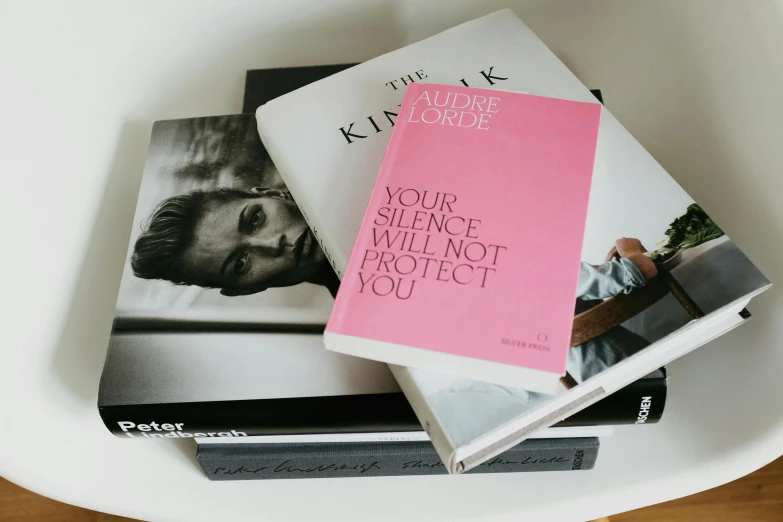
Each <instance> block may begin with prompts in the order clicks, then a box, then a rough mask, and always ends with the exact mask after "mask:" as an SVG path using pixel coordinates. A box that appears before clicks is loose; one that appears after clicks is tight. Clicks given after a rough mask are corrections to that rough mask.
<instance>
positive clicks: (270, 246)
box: [250, 234, 285, 256]
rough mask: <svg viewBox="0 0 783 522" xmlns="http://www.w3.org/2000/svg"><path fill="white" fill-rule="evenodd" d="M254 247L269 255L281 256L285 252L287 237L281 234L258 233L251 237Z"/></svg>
mask: <svg viewBox="0 0 783 522" xmlns="http://www.w3.org/2000/svg"><path fill="white" fill-rule="evenodd" d="M250 244H251V246H252V247H253V248H255V249H256V250H258V251H259V252H261V253H262V254H264V255H267V256H279V255H280V254H282V253H283V245H284V244H285V237H284V236H283V235H282V234H280V235H258V236H254V237H253V238H252V239H250Z"/></svg>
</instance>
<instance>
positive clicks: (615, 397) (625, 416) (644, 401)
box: [556, 367, 669, 426]
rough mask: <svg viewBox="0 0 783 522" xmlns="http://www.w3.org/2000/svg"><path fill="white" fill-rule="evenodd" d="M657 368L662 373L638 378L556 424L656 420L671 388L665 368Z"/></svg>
mask: <svg viewBox="0 0 783 522" xmlns="http://www.w3.org/2000/svg"><path fill="white" fill-rule="evenodd" d="M657 372H659V373H660V376H658V377H644V378H642V379H638V380H636V381H634V382H632V383H631V384H629V385H627V386H624V387H623V388H620V389H619V390H617V391H616V392H614V393H612V394H611V395H609V396H607V397H604V398H603V399H601V400H600V401H598V402H597V403H595V404H592V405H590V406H588V407H587V408H585V409H583V410H581V411H579V412H577V413H575V414H573V415H571V416H570V417H568V418H567V419H565V420H563V421H561V422H559V423H558V424H556V426H592V425H594V424H612V425H617V424H655V423H656V422H658V421H659V420H661V417H662V416H663V410H664V408H665V406H666V399H667V396H668V391H669V378H668V373H667V371H666V368H665V367H664V368H661V369H660V370H657Z"/></svg>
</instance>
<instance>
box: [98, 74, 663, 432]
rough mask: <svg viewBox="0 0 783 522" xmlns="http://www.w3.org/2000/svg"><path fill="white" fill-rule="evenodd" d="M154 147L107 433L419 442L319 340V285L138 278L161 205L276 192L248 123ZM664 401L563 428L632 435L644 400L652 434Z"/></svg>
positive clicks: (397, 409)
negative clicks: (230, 191)
mask: <svg viewBox="0 0 783 522" xmlns="http://www.w3.org/2000/svg"><path fill="white" fill-rule="evenodd" d="M346 67H347V66H340V65H337V66H324V67H317V68H314V69H313V71H314V72H317V73H318V74H323V75H326V74H330V73H331V72H333V71H334V70H335V69H339V70H342V69H345V68H346ZM307 70H309V68H292V69H275V70H259V71H249V72H248V75H247V78H248V91H250V90H253V89H260V90H258V92H256V94H252V93H249V94H248V95H247V96H246V98H245V99H246V103H247V100H253V99H255V100H260V101H261V102H262V103H263V102H265V101H268V99H266V98H264V96H269V95H272V93H279V89H280V87H279V86H280V85H285V86H287V88H294V87H297V86H301V85H302V84H301V83H299V84H297V83H296V82H297V81H299V82H302V81H305V80H307V81H311V80H312V79H313V74H314V73H313V72H312V71H311V72H306V71H307ZM273 78H274V79H277V80H275V81H274V82H273V80H272V79H273ZM270 82H272V83H274V85H275V86H274V87H269V84H270ZM264 86H266V87H264ZM259 93H260V94H259ZM250 103H254V102H250ZM150 149H151V150H150V159H151V163H150V164H148V165H147V166H146V167H145V177H144V181H143V187H142V190H141V194H140V201H139V205H138V208H137V216H136V218H135V219H134V224H133V234H132V242H131V246H130V249H129V256H128V265H127V266H126V270H125V274H124V275H123V282H122V289H121V291H120V299H119V300H118V307H117V317H116V319H115V322H114V328H113V331H112V334H111V338H110V341H109V349H108V353H107V357H106V362H105V367H104V371H103V375H102V378H101V384H100V392H99V401H98V406H99V412H100V415H101V417H102V419H103V421H104V423H105V424H106V426H107V427H108V428H109V430H111V431H112V432H113V433H114V434H116V435H118V436H120V437H123V438H134V439H137V440H139V439H145V438H161V437H168V438H174V437H193V436H196V435H199V436H205V437H210V436H211V437H229V436H234V434H235V433H237V434H242V435H247V436H254V435H297V434H299V435H301V434H314V433H315V434H319V433H320V434H330V433H331V434H335V433H337V434H339V433H348V434H350V433H356V432H360V433H361V432H364V433H368V432H369V433H381V434H383V433H394V432H398V431H405V432H417V431H420V430H421V424H420V423H419V422H418V420H417V418H416V416H415V414H414V413H413V411H412V410H411V408H410V406H409V404H408V401H407V400H406V399H405V397H404V396H403V394H402V393H401V392H400V390H399V387H398V386H397V384H396V382H395V381H394V379H393V378H392V376H391V374H390V373H389V371H388V369H387V367H386V365H383V364H377V363H374V362H370V361H365V360H362V359H357V358H352V357H342V356H339V355H336V354H330V353H328V352H326V351H325V350H323V348H322V341H321V335H320V334H321V332H322V331H323V325H324V323H325V321H326V318H327V317H328V313H329V309H330V306H331V301H332V298H331V296H330V295H329V291H328V290H327V289H325V288H323V287H322V285H314V284H311V283H302V284H300V285H295V286H291V287H284V288H277V289H275V288H272V289H270V290H269V291H266V292H259V293H257V294H250V295H248V296H229V295H223V294H222V293H221V292H220V290H219V289H215V288H211V289H210V288H202V287H199V286H197V285H176V284H173V283H171V282H169V281H166V280H158V279H144V278H140V277H136V276H135V275H134V274H133V270H132V267H131V266H130V262H131V258H132V256H133V247H134V243H133V240H135V239H136V238H137V237H138V235H139V233H140V230H141V225H142V224H144V225H149V222H148V218H149V214H150V213H151V212H152V211H153V210H154V208H155V207H156V206H157V205H158V204H159V203H160V202H161V201H162V200H165V199H166V198H167V197H171V196H177V195H181V194H186V193H188V192H189V191H190V190H193V189H200V190H205V189H212V188H219V187H227V186H235V187H236V186H238V187H247V188H250V189H252V188H253V187H255V186H257V184H259V183H260V184H272V185H273V186H274V187H277V188H280V187H281V186H283V185H282V182H281V181H280V180H279V177H278V175H277V172H276V170H275V168H274V165H272V164H271V162H270V161H269V158H268V156H267V155H266V153H265V151H264V149H263V146H262V145H261V143H260V140H259V139H258V137H257V134H256V132H255V119H254V117H253V115H246V116H230V117H217V118H196V119H191V120H176V121H172V122H161V123H159V124H156V126H155V131H154V135H153V137H152V141H151V146H150ZM314 376H315V377H318V379H313V377H314ZM666 390H667V380H666V378H665V376H664V375H663V374H662V373H656V374H653V375H651V376H649V378H645V379H641V380H639V381H638V382H636V383H633V384H631V385H629V386H628V387H626V388H624V389H622V390H620V391H618V392H617V393H616V394H615V395H613V396H611V397H609V398H607V399H606V401H602V402H600V403H598V404H596V405H594V406H592V407H590V408H588V409H586V410H583V411H582V412H579V413H578V414H576V415H574V416H573V417H571V418H569V419H566V420H565V421H564V422H562V423H560V426H571V425H576V426H589V425H593V424H601V425H611V424H630V423H635V422H637V419H638V413H639V411H640V408H641V405H642V403H643V402H644V401H645V397H650V398H651V399H650V400H651V404H652V405H653V407H652V408H651V409H650V414H649V417H648V418H647V422H648V423H652V422H656V421H657V420H658V419H659V418H660V415H661V412H662V411H663V405H664V404H665V400H666Z"/></svg>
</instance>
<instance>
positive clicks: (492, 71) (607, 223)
mask: <svg viewBox="0 0 783 522" xmlns="http://www.w3.org/2000/svg"><path fill="white" fill-rule="evenodd" d="M414 83H415V84H418V83H423V84H432V83H435V84H446V85H452V86H460V85H461V86H466V87H478V88H487V89H495V90H503V91H516V92H524V93H528V94H532V95H537V96H546V97H554V98H560V99H564V100H571V101H575V102H585V103H590V102H591V101H592V100H593V97H592V95H591V93H590V92H589V90H588V89H587V88H586V87H585V86H584V85H582V83H581V82H580V81H579V80H578V79H577V78H576V76H574V75H573V74H572V73H571V72H570V71H569V70H568V68H567V67H566V66H565V65H563V63H562V62H560V60H558V58H557V57H556V56H555V55H554V54H553V53H552V52H551V51H550V50H549V49H548V48H547V47H546V46H545V45H544V44H543V43H542V42H541V41H540V40H539V39H538V38H537V37H536V35H535V34H533V32H532V31H530V29H528V28H527V27H526V26H525V25H524V24H523V23H522V22H521V21H520V20H519V19H518V18H517V17H516V16H515V15H514V14H513V13H512V12H511V11H509V10H505V11H500V12H497V13H494V14H491V15H488V16H485V17H482V18H479V19H477V20H474V21H472V22H468V23H466V24H463V25H460V26H458V27H455V28H453V29H451V30H448V31H445V32H444V33H441V34H439V35H436V36H433V37H431V38H429V39H426V40H423V41H421V42H418V43H415V44H412V45H409V46H407V47H404V48H401V49H399V50H396V51H393V52H391V53H389V54H386V55H383V56H381V57H378V58H376V59H373V60H370V61H367V62H365V63H362V64H359V65H356V66H354V67H351V68H350V69H347V70H345V71H342V72H339V73H337V74H334V75H332V76H330V77H328V78H325V79H323V80H320V81H318V82H315V83H312V84H310V85H308V86H305V87H303V88H301V89H298V90H296V91H294V92H292V93H289V94H287V95H284V96H281V97H279V98H277V99H275V100H272V101H271V102H269V103H266V104H265V105H263V106H262V107H260V108H259V109H258V111H257V113H256V114H257V120H258V129H259V134H260V136H261V138H262V141H263V143H264V144H265V146H266V148H267V150H268V151H269V153H270V155H271V157H272V158H273V160H274V162H275V164H276V166H277V168H278V170H279V172H280V174H281V176H282V177H283V179H284V180H285V181H286V183H287V185H288V188H289V189H290V191H291V194H292V195H293V197H294V199H295V201H296V202H297V204H298V205H299V206H300V208H301V209H302V213H303V214H304V216H305V218H306V219H307V220H308V222H309V223H310V226H311V228H312V230H313V234H314V236H315V237H316V239H318V241H319V242H320V244H321V245H322V249H323V250H324V254H325V256H326V258H327V259H328V260H329V262H330V263H331V264H332V266H333V267H334V269H335V272H336V273H337V274H338V276H340V277H342V275H343V274H344V273H345V270H346V265H347V261H348V258H349V255H350V253H351V250H352V247H353V245H354V242H355V240H356V238H357V236H358V233H359V229H360V226H361V222H362V217H363V215H364V213H365V210H366V209H367V205H368V203H369V202H370V197H371V193H372V189H373V186H374V184H375V181H376V177H377V174H378V172H379V169H380V166H381V163H382V160H383V156H384V153H385V151H386V147H387V145H388V142H389V137H390V134H391V129H392V128H393V126H394V125H395V123H396V122H397V119H398V117H399V116H400V104H401V103H402V97H403V93H404V91H405V88H406V87H407V86H409V85H411V84H414ZM304 147H306V153H304V151H305V149H304ZM481 175H482V173H481V172H480V171H478V172H476V174H475V176H477V177H480V176H481ZM496 192H498V193H500V192H502V187H498V188H497V190H496ZM519 197H520V199H521V198H522V197H523V195H521V194H520V195H519ZM559 210H560V209H553V211H552V212H551V213H550V214H549V215H547V216H544V217H541V218H537V219H534V220H531V221H528V222H520V223H517V224H516V225H517V226H518V227H520V228H522V227H525V228H529V229H535V228H536V227H539V226H540V221H541V220H542V219H557V217H558V211H559ZM556 241H557V238H554V237H553V238H551V242H552V243H556ZM580 261H581V263H580V266H579V273H578V283H577V292H576V294H575V295H574V296H573V299H574V300H573V311H574V317H573V325H572V334H571V339H570V342H569V345H570V346H571V348H570V349H569V350H568V355H567V359H566V368H565V369H566V372H565V375H563V378H562V379H561V382H560V385H559V387H558V391H557V393H556V395H554V396H552V395H544V394H540V393H536V392H531V391H525V390H521V389H519V388H516V387H512V386H503V385H493V384H489V383H486V382H483V381H476V380H472V379H466V378H464V377H459V376H454V375H450V374H447V373H443V372H436V371H432V370H427V369H421V368H410V367H405V366H400V365H391V368H392V372H393V373H394V376H395V378H396V380H397V382H398V383H399V384H400V387H401V388H402V390H403V391H404V393H405V395H406V397H407V398H408V400H409V401H410V403H411V405H412V407H413V409H414V411H415V412H416V414H417V417H418V418H419V420H420V422H421V424H422V426H423V427H424V428H425V429H426V430H427V431H428V433H429V435H430V438H431V440H432V442H433V444H434V446H435V447H436V449H437V450H438V453H439V455H440V456H441V458H442V459H443V461H444V464H445V465H446V468H447V469H448V470H449V471H450V472H452V473H459V472H462V471H465V470H468V469H470V468H472V467H474V466H476V465H478V464H479V463H481V462H484V461H486V460H487V459H490V458H492V457H493V456H495V455H498V454H499V453H501V452H502V451H504V450H506V449H508V448H510V447H512V446H514V445H516V444H517V443H519V442H520V441H521V440H524V439H525V438H527V437H528V436H529V435H530V434H531V433H533V432H534V431H536V430H538V429H541V428H544V427H546V426H550V425H552V424H554V423H556V422H558V421H561V420H563V419H565V418H566V417H569V416H571V415H573V414H574V413H576V412H578V411H580V410H583V409H584V408H587V407H588V406H590V405H591V404H593V403H595V402H597V401H599V400H600V399H602V398H604V397H606V396H607V395H609V394H611V393H613V392H615V391H617V390H619V389H620V388H622V387H623V386H626V385H627V384H629V383H630V382H632V381H634V380H636V379H638V378H639V377H641V376H642V375H646V374H647V373H649V372H651V371H653V370H654V369H655V368H658V367H660V366H662V365H663V364H666V363H667V362H669V361H671V360H673V359H676V358H677V357H680V356H681V355H683V354H685V353H687V352H689V351H691V350H693V349H694V348H696V347H698V346H700V345H702V344H704V343H706V342H707V341H709V340H710V339H712V338H714V337H716V336H719V335H722V334H723V333H725V332H726V331H728V330H729V329H731V328H734V327H735V326H737V325H739V324H741V323H742V322H743V318H742V317H741V316H740V315H738V314H739V312H740V311H742V310H743V308H744V307H745V305H747V303H748V302H749V301H750V299H751V298H752V297H754V296H755V295H757V294H759V293H760V292H762V291H764V290H765V289H766V288H768V287H769V281H768V280H767V279H766V278H765V277H764V275H763V274H761V272H760V271H759V270H758V269H757V268H756V267H755V266H754V265H753V263H752V262H751V261H750V260H748V258H747V257H746V256H745V255H744V254H743V253H742V252H741V251H740V250H739V249H738V248H737V246H736V245H735V244H734V243H733V242H732V241H731V240H730V239H729V238H728V237H727V236H726V235H725V234H724V233H723V231H722V229H721V228H720V227H719V226H718V224H716V223H715V222H714V221H713V220H712V219H711V218H710V216H709V215H708V214H707V213H706V212H705V211H704V210H703V209H702V208H701V207H699V206H698V205H697V204H696V203H695V202H694V200H693V199H692V198H691V197H690V196H689V195H688V194H687V193H686V192H685V191H684V190H683V189H682V188H681V187H680V186H679V185H678V184H677V183H676V182H675V181H674V180H673V179H672V178H671V177H670V176H669V175H668V174H667V173H666V171H665V170H663V168H662V167H661V166H660V165H659V164H658V163H657V162H656V161H655V160H654V158H652V156H651V155H650V154H649V153H648V152H647V151H645V150H644V148H643V147H642V146H641V145H640V144H639V143H638V142H637V141H636V140H635V139H634V138H633V136H631V134H630V133H629V132H628V131H627V130H626V129H625V128H623V126H622V125H621V124H620V122H618V121H617V119H616V118H614V116H613V115H612V114H611V113H610V112H609V111H608V110H606V109H605V108H604V109H602V111H601V119H600V123H599V127H598V141H597V146H596V152H595V164H594V169H593V175H592V180H591V185H590V197H589V202H588V206H587V215H586V220H585V228H584V241H583V243H582V248H581V255H580ZM561 276H562V274H551V277H553V278H558V277H561ZM547 277H550V276H547ZM417 284H418V283H417ZM544 284H546V281H544ZM518 290H519V291H520V292H523V291H524V289H518ZM411 299H414V297H412V298H411ZM392 319H393V318H389V320H390V321H392ZM465 320H469V318H465ZM521 320H524V318H521ZM528 349H529V347H527V346H524V347H520V350H528Z"/></svg>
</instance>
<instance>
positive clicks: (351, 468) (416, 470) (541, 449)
mask: <svg viewBox="0 0 783 522" xmlns="http://www.w3.org/2000/svg"><path fill="white" fill-rule="evenodd" d="M598 447H599V440H598V438H597V437H584V438H571V439H529V440H526V441H525V442H522V443H521V444H518V445H516V446H514V447H513V448H511V449H509V450H507V451H505V452H504V453H501V454H500V455H498V456H496V457H493V458H491V459H489V460H487V461H486V462H483V463H482V464H481V465H479V466H477V467H475V468H473V469H471V470H470V471H469V473H515V472H516V473H518V472H526V471H572V470H588V469H593V467H594V466H595V461H596V458H597V457H598ZM196 459H197V460H198V462H199V464H200V465H201V467H202V469H203V470H204V473H206V475H207V478H209V480H263V479H299V478H335V477H389V476H400V475H445V474H446V468H445V466H444V465H443V463H442V462H441V460H440V458H439V457H438V454H437V452H436V451H435V448H434V447H433V446H432V444H431V443H430V442H420V441H415V442H358V443H355V442H338V443H300V444H241V443H232V444H214V443H213V444H199V446H198V452H197V454H196Z"/></svg>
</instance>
